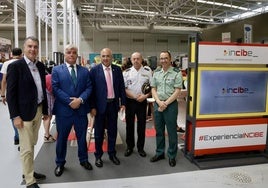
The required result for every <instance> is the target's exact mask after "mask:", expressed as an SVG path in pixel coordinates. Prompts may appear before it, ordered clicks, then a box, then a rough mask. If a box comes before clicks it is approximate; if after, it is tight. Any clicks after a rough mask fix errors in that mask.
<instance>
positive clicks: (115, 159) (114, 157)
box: [109, 156, 120, 165]
mask: <svg viewBox="0 0 268 188" xmlns="http://www.w3.org/2000/svg"><path fill="white" fill-rule="evenodd" d="M109 158H110V160H111V161H112V162H113V163H114V164H115V165H120V161H119V159H118V158H117V157H116V156H111V157H109Z"/></svg>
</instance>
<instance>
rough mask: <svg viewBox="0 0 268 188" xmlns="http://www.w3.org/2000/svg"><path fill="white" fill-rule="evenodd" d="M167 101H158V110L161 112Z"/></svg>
mask: <svg viewBox="0 0 268 188" xmlns="http://www.w3.org/2000/svg"><path fill="white" fill-rule="evenodd" d="M167 106H168V105H167V103H166V102H165V101H159V103H158V111H159V112H163V111H164V110H165V109H166V108H167Z"/></svg>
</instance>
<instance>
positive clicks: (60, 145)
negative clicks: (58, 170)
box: [56, 115, 88, 166]
mask: <svg viewBox="0 0 268 188" xmlns="http://www.w3.org/2000/svg"><path fill="white" fill-rule="evenodd" d="M72 126H74V130H75V134H76V137H77V144H78V157H79V161H80V163H81V162H85V161H88V152H87V141H86V136H87V127H88V119H87V116H86V115H85V116H79V115H73V116H70V117H58V116H56V127H57V132H58V137H57V143H56V164H57V165H59V166H63V165H64V164H65V163H66V160H65V158H66V152H67V141H68V136H69V134H70V131H71V129H72Z"/></svg>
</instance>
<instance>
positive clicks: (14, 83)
mask: <svg viewBox="0 0 268 188" xmlns="http://www.w3.org/2000/svg"><path fill="white" fill-rule="evenodd" d="M23 47H24V48H23V49H24V50H23V52H24V56H23V58H21V59H20V60H18V61H15V62H13V63H11V64H10V65H9V66H8V69H7V104H8V108H9V113H10V118H11V119H12V120H13V123H14V126H15V127H16V128H17V129H18V132H19V140H20V158H21V162H22V169H23V177H24V179H25V182H26V187H27V188H39V186H38V184H37V180H41V179H45V178H46V176H45V175H43V174H38V173H36V172H34V145H35V144H36V143H37V140H38V133H39V128H40V125H41V121H42V117H43V119H44V120H45V119H47V114H48V112H47V96H46V88H45V85H46V83H45V74H46V73H45V66H44V64H43V63H41V62H40V61H38V60H37V55H38V48H39V41H38V39H37V38H36V37H32V36H30V37H27V38H26V39H25V41H24V46H23Z"/></svg>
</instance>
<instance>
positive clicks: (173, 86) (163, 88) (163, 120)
mask: <svg viewBox="0 0 268 188" xmlns="http://www.w3.org/2000/svg"><path fill="white" fill-rule="evenodd" d="M160 63H161V66H162V69H158V70H157V71H155V72H154V74H153V79H152V83H151V86H152V96H153V98H154V99H155V104H154V118H155V129H156V154H155V156H153V157H152V158H151V160H150V161H151V162H156V161H159V160H161V159H164V158H165V125H166V128H167V132H168V142H169V147H168V150H167V155H168V157H169V165H170V166H171V167H174V166H176V156H177V150H178V147H177V144H178V136H177V115H178V102H177V98H178V95H179V93H180V90H181V88H182V75H181V72H180V71H179V69H178V68H174V67H172V65H171V55H170V53H169V52H168V51H163V52H161V53H160Z"/></svg>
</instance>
